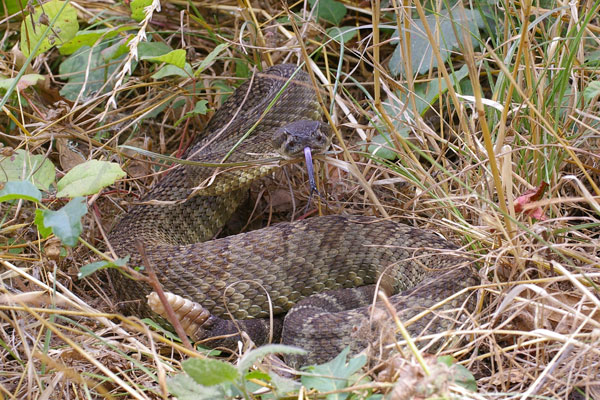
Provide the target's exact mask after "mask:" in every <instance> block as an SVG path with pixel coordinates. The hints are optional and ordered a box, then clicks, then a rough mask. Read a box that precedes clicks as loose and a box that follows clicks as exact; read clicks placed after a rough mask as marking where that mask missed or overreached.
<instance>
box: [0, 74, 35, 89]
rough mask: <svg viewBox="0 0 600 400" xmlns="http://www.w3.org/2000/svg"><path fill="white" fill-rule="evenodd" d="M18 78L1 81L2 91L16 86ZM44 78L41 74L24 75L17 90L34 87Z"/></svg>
mask: <svg viewBox="0 0 600 400" xmlns="http://www.w3.org/2000/svg"><path fill="white" fill-rule="evenodd" d="M15 79H17V78H8V79H0V89H2V90H5V91H7V90H8V89H10V87H11V86H12V85H13V84H14V82H15ZM43 79H44V76H43V75H40V74H27V75H23V76H22V77H21V79H19V81H18V83H17V90H18V91H19V92H20V91H21V90H24V89H27V88H28V87H29V86H34V85H35V84H37V82H38V81H39V80H43Z"/></svg>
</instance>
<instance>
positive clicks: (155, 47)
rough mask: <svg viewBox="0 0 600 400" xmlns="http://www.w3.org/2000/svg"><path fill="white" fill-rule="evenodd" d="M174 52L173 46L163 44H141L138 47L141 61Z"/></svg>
mask: <svg viewBox="0 0 600 400" xmlns="http://www.w3.org/2000/svg"><path fill="white" fill-rule="evenodd" d="M171 51H173V49H172V48H171V46H169V45H168V44H166V43H163V42H141V43H140V44H139V45H138V57H139V58H140V60H146V59H148V58H154V57H160V56H162V55H164V54H167V53H169V52H171Z"/></svg>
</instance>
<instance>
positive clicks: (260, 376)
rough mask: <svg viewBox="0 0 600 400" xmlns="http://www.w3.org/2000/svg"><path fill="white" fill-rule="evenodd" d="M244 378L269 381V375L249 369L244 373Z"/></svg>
mask: <svg viewBox="0 0 600 400" xmlns="http://www.w3.org/2000/svg"><path fill="white" fill-rule="evenodd" d="M244 379H246V380H250V379H258V380H261V381H265V382H270V381H271V376H270V375H269V374H266V373H264V372H262V371H250V372H248V373H247V374H246V376H244Z"/></svg>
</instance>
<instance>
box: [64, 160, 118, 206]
mask: <svg viewBox="0 0 600 400" xmlns="http://www.w3.org/2000/svg"><path fill="white" fill-rule="evenodd" d="M125 175H126V174H125V172H124V171H123V170H122V169H121V167H120V166H119V164H117V163H113V162H108V161H98V160H89V161H86V162H84V163H82V164H79V165H76V166H75V167H73V169H72V170H70V171H69V172H67V174H66V175H65V176H63V177H62V179H61V180H59V181H58V183H57V184H56V188H57V189H58V193H57V194H56V197H78V196H87V195H89V194H95V193H98V192H99V191H100V190H102V189H103V188H105V187H107V186H109V185H112V184H113V183H115V181H116V180H117V179H120V178H123V177H124V176H125Z"/></svg>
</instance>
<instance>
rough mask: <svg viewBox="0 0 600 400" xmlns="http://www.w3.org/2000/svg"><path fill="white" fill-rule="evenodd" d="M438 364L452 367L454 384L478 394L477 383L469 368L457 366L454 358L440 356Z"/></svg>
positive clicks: (451, 376)
mask: <svg viewBox="0 0 600 400" xmlns="http://www.w3.org/2000/svg"><path fill="white" fill-rule="evenodd" d="M437 362H438V363H440V364H443V365H445V366H447V367H450V378H451V379H452V381H453V382H454V383H456V384H457V385H460V386H462V387H464V388H465V389H467V390H470V391H471V392H477V381H476V380H475V377H474V376H473V374H472V373H471V371H469V370H468V369H467V368H465V367H464V366H462V365H460V364H456V360H455V359H454V357H452V356H440V357H438V358H437Z"/></svg>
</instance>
